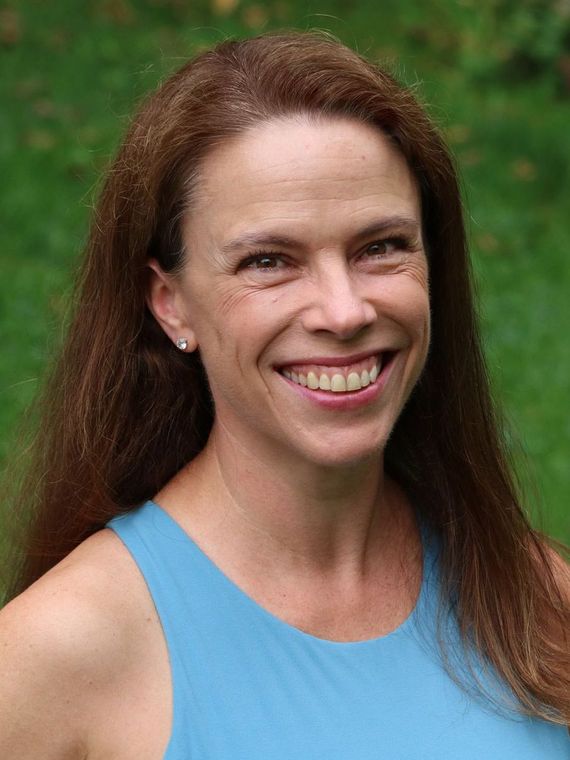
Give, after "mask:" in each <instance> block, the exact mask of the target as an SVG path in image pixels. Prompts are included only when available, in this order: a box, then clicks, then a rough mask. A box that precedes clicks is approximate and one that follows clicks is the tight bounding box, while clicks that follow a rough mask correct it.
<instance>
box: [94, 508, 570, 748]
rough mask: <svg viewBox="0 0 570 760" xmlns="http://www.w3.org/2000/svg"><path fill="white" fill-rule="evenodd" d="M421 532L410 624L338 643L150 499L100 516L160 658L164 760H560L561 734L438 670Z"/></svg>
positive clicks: (433, 578) (430, 548)
mask: <svg viewBox="0 0 570 760" xmlns="http://www.w3.org/2000/svg"><path fill="white" fill-rule="evenodd" d="M420 526H421V532H422V543H423V579H422V584H421V591H420V594H419V597H418V600H417V602H416V606H415V608H414V610H413V612H412V613H411V615H410V616H409V617H408V618H407V619H406V620H405V621H404V622H403V623H402V624H401V625H400V626H399V627H398V628H397V629H396V630H394V631H393V632H391V633H389V634H388V635H385V636H381V637H379V638H375V639H371V640H365V641H356V642H337V641H329V640H326V639H321V638H318V637H316V636H313V635H311V634H309V633H306V632H304V631H302V630H300V629H298V628H295V627H294V626H292V625H289V624H288V623H286V622H285V621H283V620H281V619H280V618H278V617H276V616H275V615H273V614H272V613H270V612H269V611H268V610H266V609H264V608H263V607H262V606H261V605H259V604H258V603H257V602H255V601H254V600H253V599H252V598H251V597H249V596H248V595H247V594H246V593H245V592H244V591H242V590H241V589H240V588H239V586H237V585H236V584H235V583H234V582H233V581H231V580H230V579H229V578H228V577H227V576H226V575H225V574H224V573H223V572H222V571H221V570H220V569H219V568H218V567H217V565H215V564H214V562H213V561H212V560H211V559H210V558H209V557H208V556H207V555H206V554H205V553H204V552H203V551H202V549H200V547H199V546H198V545H197V544H196V543H195V542H194V541H193V540H192V539H191V538H190V537H189V535H188V534H187V533H186V532H185V531H184V530H183V529H182V528H181V527H180V526H179V525H178V523H177V522H176V521H175V520H173V518H171V517H170V516H169V515H168V513H167V512H165V511H164V510H163V509H162V508H161V507H159V506H158V505H157V504H155V503H154V502H152V501H149V502H147V503H146V504H144V505H142V506H141V507H139V508H137V509H135V510H134V511H132V512H130V513H128V514H126V515H123V516H120V517H115V518H113V519H112V520H111V521H110V522H109V523H108V525H107V527H109V528H111V529H112V530H114V531H115V533H117V535H118V536H119V537H120V538H121V540H122V541H123V542H124V544H125V545H126V547H127V549H128V550H129V551H130V553H131V555H132V556H133V558H134V560H135V562H136V563H137V565H138V567H139V570H140V572H141V573H142V575H143V577H144V579H145V581H146V583H147V586H148V589H149V591H150V594H151V595H152V598H153V600H154V604H155V606H156V609H157V612H158V615H159V618H160V621H161V624H162V628H163V631H164V635H165V639H166V644H167V648H168V653H169V660H170V668H171V676H172V689H173V723H172V728H171V736H170V740H169V743H168V748H167V750H166V754H165V755H164V760H483V759H484V760H510V759H511V758H516V760H563V759H564V760H569V758H570V738H569V735H568V732H567V730H566V729H565V728H564V727H562V726H555V725H553V724H550V723H547V722H545V721H541V720H536V719H530V718H527V717H523V716H520V715H518V714H517V713H515V712H514V711H512V712H505V711H504V710H503V711H502V712H497V711H496V710H493V709H492V708H491V707H490V706H489V702H487V701H484V700H481V699H479V698H478V697H477V696H476V693H470V692H468V693H466V692H465V691H464V690H462V689H460V688H459V687H458V686H457V685H456V684H455V682H454V681H453V680H452V679H451V678H450V677H449V675H448V674H447V672H446V671H445V669H444V667H443V665H442V660H441V656H440V654H439V648H438V645H437V641H436V638H437V637H436V631H435V628H434V622H435V616H436V609H437V607H436V605H437V592H438V580H437V576H438V563H437V548H438V542H437V539H436V538H435V536H434V535H433V534H431V533H430V532H429V531H428V530H427V529H426V528H425V526H423V525H422V524H421V521H420ZM444 630H445V631H447V633H446V634H445V635H446V636H447V635H449V636H450V637H453V635H454V633H453V628H452V626H449V625H447V626H444ZM455 651H458V650H457V648H456V649H455ZM458 662H459V660H458Z"/></svg>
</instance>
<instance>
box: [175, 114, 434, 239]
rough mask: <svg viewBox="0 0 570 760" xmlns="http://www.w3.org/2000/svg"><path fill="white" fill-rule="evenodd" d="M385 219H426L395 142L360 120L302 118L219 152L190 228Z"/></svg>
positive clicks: (205, 175) (210, 161)
mask: <svg viewBox="0 0 570 760" xmlns="http://www.w3.org/2000/svg"><path fill="white" fill-rule="evenodd" d="M378 213H380V214H382V213H385V214H387V215H388V214H390V215H394V214H401V215H405V216H408V217H411V216H415V217H418V216H419V198H418V192H417V187H416V182H415V179H414V177H413V175H412V173H411V172H410V170H409V168H408V166H407V164H406V161H405V159H404V158H403V156H402V155H401V154H400V153H399V151H398V150H397V149H396V147H395V146H394V145H393V144H392V143H391V142H390V140H389V138H388V137H386V136H385V135H384V134H383V133H382V132H381V131H380V130H379V129H376V128H374V127H372V126H370V125H368V124H365V123H363V122H359V121H356V120H348V119H342V120H341V119H335V120H332V119H331V120H322V121H318V122H315V121H309V120H308V118H306V117H299V118H288V119H281V120H275V121H271V122H267V123H264V124H261V125H258V126H256V127H255V128H252V129H251V130H249V131H248V132H246V133H244V134H242V135H240V136H239V137H237V138H234V139H232V140H230V141H228V142H226V143H224V144H223V145H221V146H218V147H217V148H216V149H215V150H214V151H213V152H212V153H211V154H210V155H209V156H208V157H207V158H206V159H205V161H204V163H203V165H202V169H201V172H200V180H199V182H198V188H197V193H196V196H195V201H194V203H193V210H192V211H191V212H190V214H189V218H188V222H191V223H192V224H191V227H195V225H196V224H197V225H198V226H199V227H201V226H202V222H204V223H206V222H207V221H208V220H212V218H213V217H215V220H216V226H217V228H218V230H219V232H220V234H221V232H222V231H224V232H225V231H226V230H227V228H228V227H230V228H231V231H232V232H236V231H238V230H240V229H241V228H242V227H244V226H246V227H247V226H248V225H250V224H252V223H256V224H259V223H262V224H264V225H270V224H271V223H272V222H278V223H280V224H282V223H290V224H294V225H296V226H297V227H303V226H307V225H310V224H311V223H312V222H315V221H316V220H320V221H326V222H327V224H328V225H330V224H331V223H333V222H336V221H338V217H339V214H340V215H341V216H342V217H343V218H346V217H347V216H348V217H351V216H358V217H361V216H363V215H364V216H365V215H366V214H374V215H375V216H378ZM359 221H362V220H359ZM236 228H237V229H236ZM227 231H229V230H227Z"/></svg>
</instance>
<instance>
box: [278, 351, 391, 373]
mask: <svg viewBox="0 0 570 760" xmlns="http://www.w3.org/2000/svg"><path fill="white" fill-rule="evenodd" d="M394 350H395V349H391V348H379V349H377V350H375V351H361V352H360V353H359V354H351V355H350V356H310V357H304V358H303V359H291V360H289V361H286V362H280V363H279V364H277V365H275V366H276V367H277V369H282V368H283V367H290V366H292V365H294V364H320V365H323V366H329V367H344V366H345V365H347V364H356V363H357V362H361V361H363V360H364V359H368V358H369V357H370V356H379V355H380V354H383V353H385V352H390V351H392V352H393V351H394Z"/></svg>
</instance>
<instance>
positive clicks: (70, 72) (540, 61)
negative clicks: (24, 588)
mask: <svg viewBox="0 0 570 760" xmlns="http://www.w3.org/2000/svg"><path fill="white" fill-rule="evenodd" d="M277 28H297V29H310V28H319V29H326V30H329V31H330V32H332V33H333V34H334V35H336V36H338V37H339V38H341V39H342V40H343V41H345V42H346V43H348V44H349V45H350V46H352V47H354V48H355V49H357V50H358V51H359V52H361V53H363V54H365V55H367V56H369V57H371V58H374V59H376V60H381V61H384V62H385V63H386V64H387V65H389V66H390V67H391V68H392V70H393V71H394V72H395V73H396V74H397V76H399V78H400V79H401V80H402V81H405V82H407V83H409V84H414V85H417V87H418V93H419V95H420V97H421V99H422V100H423V101H424V103H425V104H426V105H427V107H428V108H429V110H430V113H431V114H432V116H433V118H434V119H435V120H436V121H437V123H438V124H439V125H440V126H441V128H442V129H443V130H444V131H445V133H446V135H447V137H448V140H449V142H450V144H451V146H452V148H453V151H454V153H455V155H456V158H457V162H458V166H459V168H460V172H461V177H462V185H463V192H464V198H465V203H466V207H467V219H468V226H469V235H470V239H471V245H472V254H473V260H474V266H475V271H476V275H477V282H478V287H479V292H480V300H481V317H482V324H483V331H484V336H485V341H486V348H487V354H488V358H489V364H490V368H491V371H492V377H493V383H494V386H495V389H496V394H497V396H498V397H499V399H500V400H501V401H502V403H503V405H504V407H505V409H506V413H507V417H508V419H509V420H510V422H511V424H512V430H513V447H514V448H515V449H517V450H518V444H517V441H520V444H521V445H522V448H524V450H526V452H527V455H528V457H527V458H526V459H523V457H522V455H517V456H518V460H519V461H520V463H521V464H520V467H521V469H523V468H524V469H525V472H528V473H529V475H528V477H529V478H530V479H531V480H532V479H535V480H536V482H537V486H538V491H539V493H540V500H541V501H542V503H543V512H544V513H543V517H542V522H540V523H539V524H540V525H541V526H542V527H543V528H544V529H546V530H547V531H548V532H549V533H551V534H552V535H554V536H556V537H558V538H560V539H562V540H565V541H566V542H570V519H569V512H568V508H567V503H568V494H569V493H570V466H569V458H570V410H569V405H568V396H569V390H570V383H569V376H570V350H569V344H568V331H569V328H570V307H569V302H570V220H569V219H568V216H569V212H570V4H569V3H568V2H567V1H566V0H518V1H517V2H514V1H513V0H482V1H481V0H479V1H478V2H475V0H460V1H458V0H445V1H444V0H398V1H397V2H396V0H384V1H382V0H365V1H364V2H349V1H348V0H329V2H320V1H317V0H314V1H313V2H309V1H307V0H291V1H290V2H288V1H287V0H273V1H272V2H248V1H246V0H212V1H211V2H205V0H198V2H187V1H186V2H185V1H184V0H90V1H86V2H79V1H77V2H71V0H57V2H50V3H46V2H40V1H39V0H38V1H37V2H33V1H32V0H25V1H23V2H17V1H16V0H12V2H7V3H6V2H5V3H3V4H2V5H1V6H0V56H1V71H2V76H1V77H0V99H1V103H2V106H1V109H0V156H1V166H2V172H1V185H0V187H1V208H2V220H1V225H0V257H1V272H2V276H1V281H0V346H1V351H0V461H3V462H4V463H5V466H8V467H9V466H10V464H9V462H10V456H9V455H11V454H12V452H13V450H14V448H15V431H16V428H17V425H18V421H19V419H20V418H21V415H22V412H23V410H24V408H25V407H26V405H27V404H28V403H29V402H30V400H31V399H32V397H33V395H34V393H35V392H36V390H37V388H38V385H39V383H40V381H41V376H42V372H43V370H44V368H45V366H46V362H47V360H48V359H49V357H50V356H52V355H53V352H54V351H55V349H56V347H57V345H58V343H59V342H60V340H61V337H62V336H61V333H62V320H63V316H64V312H65V305H66V302H67V298H68V294H69V287H70V281H71V274H72V271H73V268H74V265H75V262H76V261H77V257H78V255H79V253H80V251H81V248H82V244H83V241H84V239H85V235H86V231H87V224H88V219H89V213H90V209H91V207H92V205H93V203H94V198H95V195H96V190H97V183H98V181H99V180H100V177H101V174H102V171H103V170H104V168H105V166H106V165H107V164H108V161H109V159H110V157H111V156H112V154H113V151H114V150H115V148H116V146H117V144H118V141H119V138H120V135H121V134H122V132H123V131H124V129H125V127H126V125H127V123H128V118H129V115H130V114H131V113H132V110H133V107H134V105H135V104H136V102H137V101H138V100H139V99H140V97H141V96H142V95H143V94H144V93H145V92H147V91H148V90H149V89H151V88H152V87H154V86H155V85H156V84H157V83H158V82H159V81H160V80H161V79H162V78H164V77H165V76H166V75H168V73H170V72H172V71H174V70H175V69H176V68H177V67H179V66H180V65H181V64H182V63H183V62H184V61H185V60H186V59H187V58H188V57H189V56H190V55H192V54H193V53H195V52H197V51H199V50H201V49H204V48H206V47H209V46H211V45H213V44H214V43H216V42H218V41H219V40H221V39H224V38H225V37H227V36H232V35H238V36H247V35H251V34H255V33H259V32H261V31H265V30H269V29H277ZM6 463H8V464H7V465H6ZM8 472H9V470H8ZM534 501H535V500H533V499H530V500H529V508H531V509H532V510H533V515H534V518H533V519H534V520H535V521H537V522H539V518H538V516H537V513H536V511H535V509H536V505H535V504H534Z"/></svg>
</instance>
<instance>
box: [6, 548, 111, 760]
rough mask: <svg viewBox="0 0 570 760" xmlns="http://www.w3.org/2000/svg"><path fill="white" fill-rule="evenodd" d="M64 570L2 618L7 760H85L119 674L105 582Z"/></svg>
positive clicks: (84, 570)
mask: <svg viewBox="0 0 570 760" xmlns="http://www.w3.org/2000/svg"><path fill="white" fill-rule="evenodd" d="M61 564H62V566H61V567H60V566H56V567H55V568H54V569H53V570H52V571H50V572H49V573H48V574H47V575H46V576H44V577H43V578H41V579H40V580H39V581H37V582H36V583H35V584H33V586H31V587H30V588H29V589H28V590H27V591H25V592H24V593H23V594H21V595H20V596H19V597H17V598H16V599H14V600H13V601H12V602H11V603H10V604H8V605H7V606H6V607H5V608H4V609H3V610H2V611H1V612H0V757H2V758H10V760H37V759H38V758H40V757H41V758H42V760H85V758H87V757H88V754H89V752H88V750H89V746H88V737H90V736H92V735H93V734H94V733H96V730H97V720H98V718H97V717H96V716H101V715H102V707H104V706H105V705H106V704H108V701H107V695H108V693H109V684H110V683H111V682H112V680H113V679H115V678H116V677H117V671H118V670H119V669H120V668H119V660H120V657H121V652H120V647H121V641H122V637H121V635H120V626H119V625H117V621H116V619H115V617H114V616H113V614H112V612H111V611H110V605H109V599H108V597H109V595H108V590H109V589H108V584H105V582H104V581H105V577H104V576H103V574H102V573H97V572H96V571H95V572H94V571H93V568H89V567H85V566H83V567H81V565H78V564H77V563H73V562H72V563H65V560H64V563H61ZM111 609H112V607H111Z"/></svg>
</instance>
